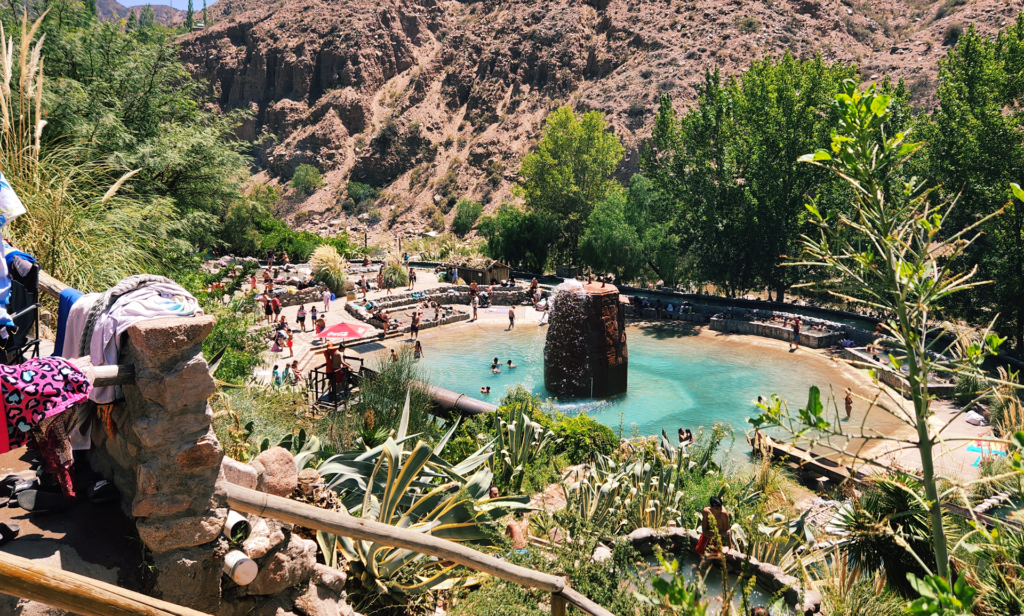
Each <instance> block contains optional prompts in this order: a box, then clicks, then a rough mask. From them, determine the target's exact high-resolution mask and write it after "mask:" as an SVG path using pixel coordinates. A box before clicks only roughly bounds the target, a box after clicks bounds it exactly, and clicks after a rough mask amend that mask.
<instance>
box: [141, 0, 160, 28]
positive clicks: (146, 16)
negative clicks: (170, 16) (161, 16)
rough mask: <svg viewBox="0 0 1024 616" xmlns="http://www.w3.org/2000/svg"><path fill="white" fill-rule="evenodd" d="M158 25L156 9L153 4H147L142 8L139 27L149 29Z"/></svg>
mask: <svg viewBox="0 0 1024 616" xmlns="http://www.w3.org/2000/svg"><path fill="white" fill-rule="evenodd" d="M155 25H156V11H154V10H153V7H152V5H149V4H147V5H146V6H145V7H143V9H142V14H141V15H139V29H141V30H149V29H150V28H152V27H153V26H155Z"/></svg>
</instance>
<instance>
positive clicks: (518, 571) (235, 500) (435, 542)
mask: <svg viewBox="0 0 1024 616" xmlns="http://www.w3.org/2000/svg"><path fill="white" fill-rule="evenodd" d="M224 491H225V492H226V493H227V497H228V504H229V505H231V508H232V509H234V510H235V511H244V512H246V513H254V514H256V515H258V516H261V517H262V516H268V517H271V518H274V519H277V520H281V521H282V522H289V523H292V524H299V525H301V526H305V527H306V528H315V529H317V530H322V531H324V532H328V533H333V534H335V535H341V536H343V537H351V538H352V539H356V540H359V541H373V542H376V543H382V544H384V545H387V546H391V547H397V548H403V549H406V550H413V551H415V552H420V553H421V554H427V555H430V556H436V557H438V558H441V559H444V560H449V561H451V562H455V563H458V564H460V565H464V566H466V567H469V568H470V569H474V570H476V571H483V572H484V573H489V574H491V575H493V576H494V577H498V578H501V579H503V580H508V581H510V582H515V583H516V584H519V585H520V586H528V587H531V588H539V589H541V590H543V591H546V592H551V593H558V592H562V590H563V589H564V588H565V580H563V579H562V578H560V577H557V576H554V575H550V574H548V573H542V572H540V571H534V570H532V569H527V568H525V567H520V566H518V565H513V564H512V563H508V562H505V561H503V560H499V559H497V558H495V557H493V556H488V555H486V554H483V553H482V552H478V551H477V550H474V549H472V548H469V547H466V546H464V545H462V544H459V543H455V542H453V541H448V540H446V539H441V538H439V537H434V536H433V535H427V534H423V533H415V532H412V531H409V530H405V529H403V528H398V527H395V526H391V525H390V524H382V523H380V522H374V521H372V520H364V519H362V518H355V517H352V516H349V515H344V514H341V513H337V512H334V511H326V510H324V509H319V508H317V507H313V506H312V505H306V504H304V503H299V502H296V501H293V500H289V499H287V498H282V497H280V496H274V495H272V494H266V493H264V492H257V491H256V490H250V489H248V488H243V487H241V486H236V485H231V484H227V485H225V486H224ZM577 594H578V593H577ZM581 596H582V595H581ZM603 614H608V612H607V611H605V612H603Z"/></svg>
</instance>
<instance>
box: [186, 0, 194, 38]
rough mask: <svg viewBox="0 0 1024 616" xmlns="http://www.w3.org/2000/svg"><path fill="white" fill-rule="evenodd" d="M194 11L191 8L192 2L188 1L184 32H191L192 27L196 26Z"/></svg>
mask: <svg viewBox="0 0 1024 616" xmlns="http://www.w3.org/2000/svg"><path fill="white" fill-rule="evenodd" d="M195 13H196V12H195V10H194V9H193V8H192V0H188V9H186V10H185V31H186V32H188V31H190V30H192V26H194V25H196V20H195Z"/></svg>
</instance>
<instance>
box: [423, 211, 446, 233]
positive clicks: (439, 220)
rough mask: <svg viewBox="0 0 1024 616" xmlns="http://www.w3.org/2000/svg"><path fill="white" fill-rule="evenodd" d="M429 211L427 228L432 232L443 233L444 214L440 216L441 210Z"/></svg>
mask: <svg viewBox="0 0 1024 616" xmlns="http://www.w3.org/2000/svg"><path fill="white" fill-rule="evenodd" d="M431 210H432V211H431V212H430V219H429V220H428V221H427V226H428V227H430V228H431V229H433V230H434V231H444V214H442V213H441V210H439V209H437V208H436V207H434V208H431Z"/></svg>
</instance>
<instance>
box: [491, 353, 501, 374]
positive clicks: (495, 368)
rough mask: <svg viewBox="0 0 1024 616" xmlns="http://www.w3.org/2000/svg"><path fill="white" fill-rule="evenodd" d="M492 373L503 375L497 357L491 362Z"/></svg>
mask: <svg viewBox="0 0 1024 616" xmlns="http://www.w3.org/2000/svg"><path fill="white" fill-rule="evenodd" d="M491 372H493V373H494V374H501V364H499V363H498V358H497V357H495V358H494V361H493V362H491Z"/></svg>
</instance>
